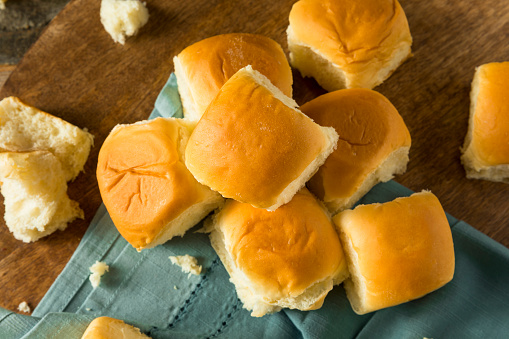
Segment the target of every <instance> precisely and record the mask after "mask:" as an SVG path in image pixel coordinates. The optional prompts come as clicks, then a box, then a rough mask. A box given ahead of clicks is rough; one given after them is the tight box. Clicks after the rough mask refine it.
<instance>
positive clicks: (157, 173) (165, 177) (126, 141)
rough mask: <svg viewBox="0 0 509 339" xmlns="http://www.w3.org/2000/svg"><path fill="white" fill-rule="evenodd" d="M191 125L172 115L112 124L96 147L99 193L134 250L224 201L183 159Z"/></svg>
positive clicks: (173, 232)
mask: <svg viewBox="0 0 509 339" xmlns="http://www.w3.org/2000/svg"><path fill="white" fill-rule="evenodd" d="M190 128H191V127H190V123H188V122H186V121H183V120H182V119H174V118H157V119H154V120H150V121H141V122H137V123H135V124H132V125H117V126H116V127H115V128H114V129H113V130H112V131H111V132H110V134H109V135H108V137H107V138H106V140H105V141H104V144H103V145H102V147H101V150H100V152H99V160H98V164H97V181H98V183H99V190H100V192H101V197H102V199H103V202H104V205H105V206H106V209H107V210H108V212H109V214H110V216H111V220H112V221H113V223H114V224H115V226H116V227H117V229H118V231H119V233H120V234H121V235H122V236H123V237H124V238H125V239H126V240H127V241H128V242H129V243H130V244H131V245H132V246H133V247H134V248H136V249H137V250H138V251H141V250H142V249H145V248H152V247H154V246H157V245H160V244H163V243H165V242H166V241H168V240H169V239H171V238H172V237H174V236H182V235H184V233H185V232H186V231H187V230H188V229H189V228H191V227H193V226H194V225H196V224H197V223H198V222H199V221H200V220H201V219H203V218H204V217H205V216H206V215H207V214H209V213H210V212H211V211H212V210H214V209H215V208H217V207H219V205H221V203H222V201H223V198H222V197H221V195H219V194H218V193H216V192H213V191H211V190H210V189H209V188H208V187H205V186H203V185H201V184H200V183H198V182H197V181H196V180H195V179H194V177H193V176H192V174H191V173H189V171H188V170H187V168H186V166H185V165H184V158H183V156H184V150H185V147H186V143H187V141H188V139H189V135H190V134H191V130H190Z"/></svg>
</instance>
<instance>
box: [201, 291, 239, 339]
mask: <svg viewBox="0 0 509 339" xmlns="http://www.w3.org/2000/svg"><path fill="white" fill-rule="evenodd" d="M239 306H240V303H239V299H238V298H237V301H236V303H235V305H233V309H232V310H231V312H230V313H228V314H227V315H226V318H225V319H224V320H223V322H222V323H221V327H219V328H218V329H217V331H216V332H215V333H214V334H212V335H211V336H208V337H207V339H211V338H215V337H217V336H218V335H220V334H221V332H223V330H224V329H225V328H226V327H227V326H228V323H229V322H230V321H231V320H232V319H233V314H234V313H237V312H238V311H239V309H241V308H240V307H239Z"/></svg>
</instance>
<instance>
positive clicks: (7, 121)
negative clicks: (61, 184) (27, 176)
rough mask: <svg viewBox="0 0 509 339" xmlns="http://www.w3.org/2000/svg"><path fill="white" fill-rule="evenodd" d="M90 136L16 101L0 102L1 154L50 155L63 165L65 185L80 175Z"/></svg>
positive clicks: (91, 143) (87, 151)
mask: <svg viewBox="0 0 509 339" xmlns="http://www.w3.org/2000/svg"><path fill="white" fill-rule="evenodd" d="M93 142H94V137H93V135H92V134H90V133H88V132H87V131H86V130H85V129H81V128H79V127H76V126H74V125H73V124H71V123H68V122H67V121H64V120H62V119H60V118H57V117H55V116H53V115H51V114H48V113H46V112H43V111H41V110H39V109H37V108H35V107H32V106H29V105H27V104H25V103H23V102H22V101H21V100H19V99H18V98H16V97H7V98H5V99H3V100H2V101H1V102H0V152H3V151H13V152H20V151H33V150H47V151H51V153H53V154H54V155H55V156H56V157H57V159H58V160H59V161H60V162H61V164H62V169H63V171H64V178H65V180H66V181H69V180H73V179H74V178H76V177H77V176H78V174H79V173H80V172H81V171H83V167H84V166H85V162H86V161H87V159H88V155H89V153H90V148H91V147H92V145H93Z"/></svg>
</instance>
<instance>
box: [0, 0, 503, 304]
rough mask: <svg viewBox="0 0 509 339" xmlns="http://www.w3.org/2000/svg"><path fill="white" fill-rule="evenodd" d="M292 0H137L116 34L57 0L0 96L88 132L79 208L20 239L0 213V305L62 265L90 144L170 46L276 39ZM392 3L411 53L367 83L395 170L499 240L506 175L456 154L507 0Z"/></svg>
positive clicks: (39, 287) (140, 99) (301, 98)
mask: <svg viewBox="0 0 509 339" xmlns="http://www.w3.org/2000/svg"><path fill="white" fill-rule="evenodd" d="M293 2H294V1H290V0H280V1H273V0H256V1H252V0H243V1H227V0H215V1H198V0H187V1H176V0H171V1H170V0H148V1H147V3H148V4H147V7H148V8H149V12H150V20H149V22H148V24H147V25H146V26H145V27H144V28H143V29H142V30H141V32H140V34H139V35H138V36H136V37H134V38H131V39H129V40H128V41H127V43H126V44H125V45H124V46H122V45H119V44H115V43H114V42H113V41H112V39H111V38H110V37H109V35H108V34H107V33H106V32H105V31H104V29H103V27H102V25H101V23H100V20H99V5H100V2H99V1H98V0H94V1H90V0H75V1H72V2H71V3H70V4H69V5H67V6H66V7H65V8H64V10H63V11H62V12H61V13H60V14H59V15H58V16H57V17H56V18H55V19H54V20H53V21H52V22H51V24H50V25H49V26H48V28H47V29H46V30H45V32H44V33H43V34H42V36H41V37H40V39H39V40H38V41H37V42H36V43H35V44H34V45H33V46H32V48H31V49H30V50H29V51H28V53H27V54H26V55H25V57H24V59H23V60H22V61H21V62H20V63H19V65H18V66H17V68H16V69H15V70H14V72H13V73H12V74H11V76H10V78H9V79H8V80H7V82H6V83H5V85H4V86H3V88H2V89H1V90H0V98H3V97H6V96H10V95H14V96H18V97H20V98H21V99H22V100H23V101H25V102H27V103H28V104H31V105H34V106H36V107H38V108H40V109H42V110H45V111H47V112H50V113H52V114H54V115H56V116H59V117H61V118H63V119H65V120H67V121H69V122H71V123H73V124H75V125H77V126H80V127H86V128H88V129H89V131H90V132H91V133H92V134H94V135H95V146H94V148H93V149H92V152H91V155H90V158H89V159H88V162H87V164H86V167H85V173H82V174H80V176H79V177H78V178H77V179H76V180H75V181H74V182H73V183H70V185H69V195H70V197H71V198H72V199H75V200H77V201H78V202H79V204H80V206H81V207H82V208H83V210H84V211H85V220H79V221H76V222H73V223H72V224H71V225H69V227H68V229H67V230H66V231H64V232H57V233H55V234H53V235H51V236H49V237H47V238H44V239H42V240H40V241H38V242H36V243H32V244H24V243H22V242H20V241H18V240H15V239H14V238H13V237H12V235H11V234H10V233H9V232H8V231H7V228H6V227H5V223H4V221H3V220H1V221H0V286H2V288H1V289H0V306H2V307H4V308H7V309H10V310H16V308H17V306H18V304H19V303H20V302H21V301H27V302H28V303H29V305H30V306H31V307H32V308H34V307H35V306H36V305H37V304H38V303H39V301H40V300H41V298H42V297H43V295H44V294H45V293H46V291H47V290H48V288H49V287H50V285H51V284H52V283H53V281H54V280H55V278H56V277H57V276H58V274H59V273H60V272H61V270H62V269H63V268H64V266H65V264H66V263H67V261H68V260H69V258H70V257H71V255H72V253H73V251H74V250H75V248H76V247H77V245H78V243H79V241H80V239H81V237H82V236H83V234H84V232H85V231H86V229H87V226H88V224H89V223H90V221H91V220H92V218H93V216H94V214H95V212H96V210H97V208H98V207H99V205H100V204H101V198H100V195H99V191H98V188H97V183H96V178H95V167H96V164H97V155H98V152H99V149H100V147H101V144H102V143H103V141H104V139H105V137H106V136H107V135H108V133H109V131H110V130H111V129H112V128H113V127H114V126H115V125H116V124H118V123H133V122H135V121H138V120H143V119H146V118H147V117H148V115H149V114H150V112H151V110H152V107H153V104H154V101H155V99H156V97H157V95H158V93H159V91H160V89H161V88H162V86H163V85H164V83H165V82H166V80H167V78H168V77H169V75H170V73H171V72H172V71H173V62H172V58H173V56H174V55H176V54H177V53H178V52H180V51H181V50H182V49H183V48H185V47H186V46H188V45H190V44H192V43H194V42H196V41H199V40H201V39H204V38H207V37H210V36H213V35H216V34H221V33H230V32H250V33H260V34H264V35H266V36H268V37H270V38H272V39H274V40H276V41H277V42H279V43H280V44H281V45H282V46H283V48H284V49H285V50H286V51H287V43H286V33H285V31H286V27H287V25H288V14H289V12H290V9H291V5H292V4H293ZM401 4H402V6H403V8H404V9H405V12H406V13H407V17H408V21H409V23H410V29H411V32H412V35H413V37H414V44H413V53H414V56H413V58H411V59H410V60H408V61H407V62H406V63H405V64H403V65H402V66H401V67H400V68H399V69H398V70H397V71H396V72H395V73H394V74H393V75H392V77H391V78H389V79H388V80H387V81H386V82H385V83H384V84H383V85H382V86H379V87H377V88H376V90H377V91H380V92H381V93H382V94H384V95H385V96H387V97H388V98H389V99H390V100H391V101H392V103H393V104H394V105H395V106H396V107H397V108H398V110H399V112H400V113H401V115H402V116H403V118H404V120H405V122H406V123H407V125H408V127H409V130H410V133H411V135H412V149H411V152H410V163H409V166H408V171H407V173H406V174H404V175H402V176H399V177H397V178H396V181H398V182H400V183H401V184H403V185H405V186H407V187H409V188H411V189H413V190H415V191H420V190H422V189H430V190H431V191H433V192H434V193H435V194H436V195H437V196H438V198H439V199H440V200H441V202H442V204H443V205H444V208H445V210H446V211H448V212H449V213H451V214H452V215H454V216H456V217H457V218H460V219H463V220H465V221H466V222H468V223H470V224H471V225H472V226H474V227H476V228H477V229H479V230H480V231H482V232H484V233H485V234H487V235H489V236H490V237H492V238H493V239H495V240H497V241H499V242H501V243H502V244H504V245H505V246H509V221H508V220H509V186H508V185H507V184H501V183H492V182H487V181H480V180H467V179H465V172H464V170H463V167H462V166H461V164H460V160H459V157H460V146H461V145H462V143H463V139H464V137H465V134H466V131H467V121H468V110H469V91H470V82H471V80H472V76H473V74H474V69H475V67H476V66H478V65H480V64H483V63H486V62H492V61H504V60H509V44H507V41H508V40H509V26H508V22H509V2H507V1H499V0H486V1H462V0H449V1H444V0H430V1H415V0H414V1H410V0H407V1H405V0H402V1H401ZM293 74H294V97H295V99H296V101H297V102H298V103H299V104H303V103H305V102H307V101H308V100H310V99H312V98H314V97H316V96H318V95H320V94H322V93H324V91H323V90H322V89H321V88H320V87H319V86H318V85H317V84H316V83H315V82H314V81H313V80H312V79H303V78H302V77H301V76H300V74H299V73H298V72H295V71H294V73H293ZM2 202H3V201H2ZM0 205H1V207H0V214H3V204H0Z"/></svg>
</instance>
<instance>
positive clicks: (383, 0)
mask: <svg viewBox="0 0 509 339" xmlns="http://www.w3.org/2000/svg"><path fill="white" fill-rule="evenodd" d="M289 21H290V25H289V26H288V30H287V35H288V48H289V50H290V63H291V65H292V66H293V67H295V68H297V69H298V70H299V71H300V72H301V74H302V75H303V76H311V77H314V78H315V79H316V81H317V82H318V83H319V84H320V85H321V86H322V87H323V88H325V89H326V90H328V91H335V90H338V89H343V88H369V89H371V88H373V87H375V86H377V85H379V84H381V83H382V82H383V81H384V80H385V79H387V78H388V77H389V76H390V75H391V74H392V72H394V70H395V69H396V68H397V67H398V66H399V65H400V64H401V63H403V61H405V60H406V59H407V58H408V57H410V54H411V45H412V37H411V35H410V30H409V27H408V22H407V19H406V16H405V13H404V11H403V9H402V8H401V5H400V4H399V2H398V1H397V0H362V1H358V0H300V1H298V2H296V3H295V4H294V5H293V7H292V10H291V12H290V18H289Z"/></svg>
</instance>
